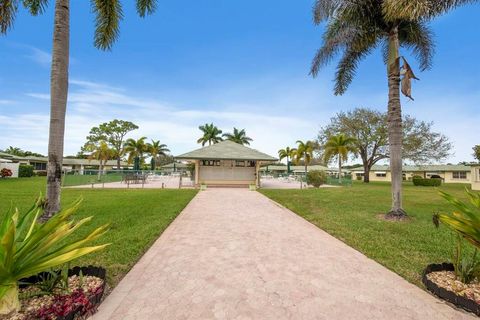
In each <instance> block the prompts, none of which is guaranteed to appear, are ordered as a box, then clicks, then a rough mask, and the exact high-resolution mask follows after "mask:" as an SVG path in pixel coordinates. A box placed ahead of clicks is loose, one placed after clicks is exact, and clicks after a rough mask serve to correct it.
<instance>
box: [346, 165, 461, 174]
mask: <svg viewBox="0 0 480 320" xmlns="http://www.w3.org/2000/svg"><path fill="white" fill-rule="evenodd" d="M402 170H403V171H406V172H423V171H430V172H439V171H470V166H465V165H462V164H432V165H418V166H403V168H402ZM350 171H353V172H355V171H357V172H358V171H360V172H363V171H364V169H363V167H358V168H353V169H350ZM370 171H390V166H388V165H373V166H372V168H371V169H370Z"/></svg>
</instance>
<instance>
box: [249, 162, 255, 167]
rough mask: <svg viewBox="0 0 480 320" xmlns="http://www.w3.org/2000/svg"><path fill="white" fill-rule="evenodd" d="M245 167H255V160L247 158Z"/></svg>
mask: <svg viewBox="0 0 480 320" xmlns="http://www.w3.org/2000/svg"><path fill="white" fill-rule="evenodd" d="M247 167H255V161H253V160H248V161H247Z"/></svg>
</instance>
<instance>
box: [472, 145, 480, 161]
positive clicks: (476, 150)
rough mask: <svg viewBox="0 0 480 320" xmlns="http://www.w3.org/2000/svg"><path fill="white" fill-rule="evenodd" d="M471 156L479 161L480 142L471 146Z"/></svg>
mask: <svg viewBox="0 0 480 320" xmlns="http://www.w3.org/2000/svg"><path fill="white" fill-rule="evenodd" d="M472 149H473V157H474V158H475V159H476V160H477V161H480V144H477V145H476V146H474V147H473V148H472Z"/></svg>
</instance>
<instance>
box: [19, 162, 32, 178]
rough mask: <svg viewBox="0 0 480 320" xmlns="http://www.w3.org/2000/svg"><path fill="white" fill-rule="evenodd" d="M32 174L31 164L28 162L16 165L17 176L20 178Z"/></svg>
mask: <svg viewBox="0 0 480 320" xmlns="http://www.w3.org/2000/svg"><path fill="white" fill-rule="evenodd" d="M33 175H34V172H33V166H31V165H28V164H21V165H20V166H19V167H18V176H19V177H20V178H29V177H33Z"/></svg>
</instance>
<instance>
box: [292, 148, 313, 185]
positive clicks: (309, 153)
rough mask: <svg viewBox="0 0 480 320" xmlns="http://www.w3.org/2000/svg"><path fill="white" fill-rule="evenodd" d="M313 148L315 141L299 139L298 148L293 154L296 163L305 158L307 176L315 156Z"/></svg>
mask: <svg viewBox="0 0 480 320" xmlns="http://www.w3.org/2000/svg"><path fill="white" fill-rule="evenodd" d="M313 150H314V142H313V141H306V142H304V141H301V140H297V148H296V149H294V151H293V156H294V159H295V163H297V164H298V163H299V162H300V161H302V160H303V164H304V166H305V177H306V176H307V172H308V170H307V169H308V164H309V163H310V161H312V158H313Z"/></svg>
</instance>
